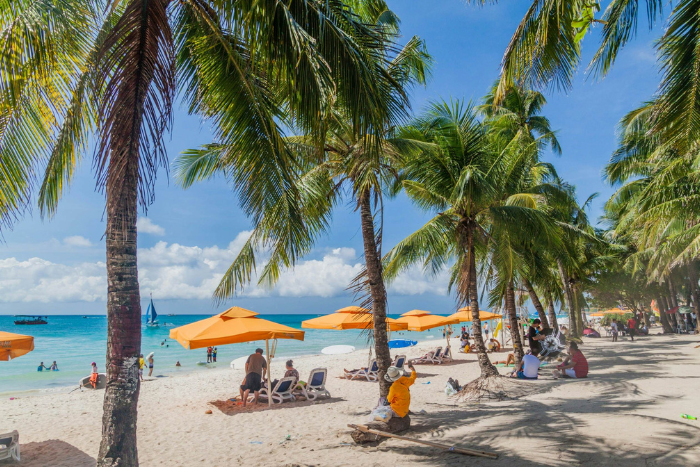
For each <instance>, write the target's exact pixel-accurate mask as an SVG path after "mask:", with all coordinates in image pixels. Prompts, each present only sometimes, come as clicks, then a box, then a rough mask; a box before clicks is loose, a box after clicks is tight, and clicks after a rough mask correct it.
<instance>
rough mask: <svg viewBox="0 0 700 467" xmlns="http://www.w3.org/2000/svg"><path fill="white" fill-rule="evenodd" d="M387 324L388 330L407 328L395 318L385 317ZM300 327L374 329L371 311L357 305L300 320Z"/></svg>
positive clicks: (340, 329) (403, 329)
mask: <svg viewBox="0 0 700 467" xmlns="http://www.w3.org/2000/svg"><path fill="white" fill-rule="evenodd" d="M386 323H387V326H388V327H389V330H390V331H405V330H406V329H407V328H408V325H407V324H406V323H400V322H398V321H397V320H395V319H391V318H387V319H386ZM301 327H302V328H305V329H336V330H339V331H342V330H345V329H374V320H373V319H372V312H371V311H370V310H368V309H367V308H362V307H359V306H346V307H345V308H341V309H340V310H336V312H335V313H331V314H328V315H324V316H319V317H318V318H312V319H307V320H306V321H302V322H301Z"/></svg>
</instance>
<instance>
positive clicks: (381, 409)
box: [368, 405, 394, 423]
mask: <svg viewBox="0 0 700 467" xmlns="http://www.w3.org/2000/svg"><path fill="white" fill-rule="evenodd" d="M392 415H394V411H393V410H391V407H390V406H388V405H380V406H377V407H375V408H374V410H372V413H371V414H369V420H368V421H370V422H384V423H388V422H389V420H391V416H392Z"/></svg>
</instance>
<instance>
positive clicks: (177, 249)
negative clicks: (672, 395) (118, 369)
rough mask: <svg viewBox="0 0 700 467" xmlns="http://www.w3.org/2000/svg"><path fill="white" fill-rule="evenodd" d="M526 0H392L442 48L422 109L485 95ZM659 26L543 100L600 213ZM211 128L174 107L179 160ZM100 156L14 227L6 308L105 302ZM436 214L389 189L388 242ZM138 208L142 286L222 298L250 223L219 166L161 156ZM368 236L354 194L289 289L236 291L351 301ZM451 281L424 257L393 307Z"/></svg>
mask: <svg viewBox="0 0 700 467" xmlns="http://www.w3.org/2000/svg"><path fill="white" fill-rule="evenodd" d="M528 3H529V2H525V1H521V2H502V3H500V4H498V5H495V6H487V7H482V8H478V7H472V6H467V5H466V4H465V2H464V1H463V0H441V1H439V2H428V1H418V0H393V1H392V0H389V4H390V6H391V7H392V8H393V9H394V10H395V11H396V13H397V14H398V15H399V17H400V18H401V20H402V32H403V34H404V36H405V37H410V36H412V35H418V36H420V37H422V38H423V39H424V40H425V41H426V42H427V45H428V49H429V51H430V53H431V54H432V55H433V57H434V59H435V66H434V69H433V78H432V80H431V81H430V83H429V85H428V86H427V88H425V89H423V88H421V89H416V90H415V92H414V95H413V98H412V102H413V110H414V112H416V113H418V112H420V110H421V109H422V108H424V107H425V106H426V104H427V103H428V102H429V101H430V100H434V99H438V98H446V99H449V98H456V99H462V98H464V99H473V100H479V99H480V98H481V96H483V95H484V94H485V93H486V92H487V90H488V89H489V87H490V86H491V84H492V83H493V82H494V80H495V79H496V77H497V75H498V70H499V63H500V60H501V56H502V54H503V50H504V49H505V47H506V45H507V43H508V40H509V39H510V36H511V34H512V32H513V30H514V29H515V27H516V25H517V23H518V22H519V20H520V19H521V18H522V15H523V13H524V11H525V9H526V8H527V5H528ZM660 31H661V28H660V27H658V26H657V28H656V29H655V31H654V33H653V34H652V33H649V32H648V31H647V28H646V23H645V20H641V21H640V27H639V36H638V37H637V39H636V40H634V41H633V42H632V43H631V44H629V45H628V46H627V47H626V48H625V49H624V50H623V52H622V54H621V57H620V59H619V61H618V62H617V63H616V65H615V66H614V68H613V70H612V72H611V73H610V75H609V76H608V77H606V78H605V79H604V80H602V81H600V80H594V79H586V77H585V75H584V73H583V69H585V66H584V67H582V68H581V71H580V72H579V74H578V75H577V78H576V81H575V86H574V89H573V90H571V91H570V92H569V93H568V94H567V93H557V92H554V93H548V94H547V98H548V102H549V104H548V105H547V106H546V107H545V109H544V113H545V114H546V115H547V116H548V117H549V119H550V121H551V123H552V126H553V128H555V129H557V130H558V138H559V141H560V143H561V145H562V148H563V156H562V157H558V158H551V161H552V162H553V163H554V164H555V166H556V167H557V169H558V171H559V173H560V175H561V176H562V177H563V178H564V179H566V180H567V181H569V182H570V183H572V184H574V185H576V187H577V190H578V194H579V197H580V198H581V199H585V198H586V197H587V196H588V195H590V194H591V193H593V192H599V193H600V197H599V198H598V200H596V202H594V204H593V206H592V209H591V218H592V219H596V218H597V217H598V216H599V215H600V214H601V206H602V204H603V202H604V200H605V199H607V197H608V196H609V195H610V194H611V193H612V188H610V187H608V186H606V185H605V184H604V183H603V182H602V178H601V169H602V167H603V165H604V164H605V163H606V162H607V160H608V158H609V156H610V154H611V152H612V150H613V149H614V147H615V141H616V137H615V126H616V123H617V122H618V121H619V119H620V118H621V117H622V116H623V115H624V114H625V113H626V112H627V111H629V110H631V109H632V108H634V107H635V106H637V105H638V104H640V103H641V102H642V101H644V100H645V99H648V98H649V97H650V96H652V94H653V93H654V91H655V90H656V87H657V85H658V81H659V75H658V70H657V66H656V64H655V54H654V50H653V39H654V37H656V36H655V35H658V34H659V33H660ZM598 33H599V29H598V30H597V31H594V33H593V34H589V35H588V36H587V37H586V38H585V39H584V50H585V54H584V60H583V64H584V65H585V64H587V63H588V60H590V57H591V55H592V54H593V52H594V49H595V47H596V46H597V38H598ZM210 141H211V135H210V132H209V126H208V123H207V122H202V121H200V120H199V119H198V118H197V117H190V116H188V115H187V114H186V112H185V111H184V110H183V109H178V110H177V111H176V114H175V124H174V129H173V132H172V135H171V137H170V139H169V141H168V144H167V147H168V151H169V156H170V159H171V161H172V160H174V159H175V157H176V156H177V155H178V154H179V153H180V152H181V151H182V150H184V149H187V148H191V147H195V146H198V145H200V144H203V143H208V142H210ZM90 162H91V161H90V160H85V161H84V162H83V164H82V167H81V169H80V171H79V173H78V175H77V177H76V179H75V183H74V184H73V186H72V187H71V189H70V191H69V192H68V193H67V194H66V195H65V196H64V199H63V200H62V203H61V205H60V207H59V210H58V214H57V215H56V216H55V218H54V219H52V220H50V221H49V220H42V219H40V217H39V213H38V210H37V209H36V208H35V209H33V212H32V213H30V214H29V215H27V216H26V217H25V218H24V219H22V220H21V221H20V222H18V223H17V224H16V225H15V227H14V229H13V230H11V231H5V232H4V240H5V242H4V244H2V245H0V313H30V312H36V313H57V314H65V313H77V314H99V313H104V310H105V297H106V279H105V278H104V276H105V275H104V265H103V262H104V258H105V252H104V240H103V239H102V233H103V232H104V228H105V224H104V219H103V209H104V197H103V196H102V195H101V194H100V193H97V192H95V190H94V188H95V182H94V176H93V172H92V167H91V163H90ZM427 218H428V216H427V215H426V214H425V213H422V212H420V211H418V210H417V209H415V208H414V207H413V206H412V205H411V203H410V202H409V201H408V200H407V199H406V198H405V197H403V196H399V197H398V198H397V199H396V200H393V201H391V202H389V203H388V204H387V206H386V212H385V237H384V242H385V248H386V249H388V248H390V247H391V246H393V245H394V244H395V243H396V242H398V241H399V240H401V239H402V238H404V237H405V236H406V235H407V234H409V233H411V232H412V231H414V230H415V229H416V228H418V227H419V226H420V225H422V223H423V222H424V221H425V220H427ZM140 222H141V224H140V232H139V233H140V235H139V265H140V268H141V272H140V277H141V279H142V280H141V292H142V297H143V298H144V299H145V298H146V297H147V296H148V294H149V293H150V292H153V294H154V299H156V300H158V302H159V303H160V307H159V311H161V312H164V313H168V312H173V313H188V312H189V313H212V312H214V311H215V308H214V307H213V305H212V303H211V300H209V299H208V297H209V296H210V294H211V291H212V290H213V287H214V286H215V284H216V282H217V281H218V279H219V277H220V271H221V270H222V268H225V267H227V266H228V264H229V263H230V260H231V258H233V256H234V255H235V253H236V251H237V250H236V248H238V247H239V245H240V243H241V242H242V241H243V240H244V239H245V231H247V230H249V229H250V227H251V226H250V223H249V221H248V219H246V217H245V216H244V215H243V214H242V213H241V211H240V210H239V209H238V207H237V202H236V199H235V197H234V196H233V194H232V191H231V189H230V187H227V186H226V184H225V183H224V182H223V180H214V181H210V182H207V183H204V184H200V185H198V186H195V187H194V188H191V189H189V190H187V191H184V190H182V189H181V188H179V187H178V186H176V185H175V184H174V182H173V181H172V180H169V179H168V174H167V172H166V171H165V170H161V171H160V172H159V175H158V182H157V188H156V200H155V203H154V204H153V205H152V206H151V207H150V209H149V211H148V215H147V219H145V220H144V219H142V220H141V221H140ZM144 222H146V224H144ZM361 250H362V244H361V235H360V232H359V216H358V214H357V213H356V212H354V209H353V206H352V205H348V204H345V205H343V206H341V207H340V208H339V209H338V210H337V211H336V213H335V215H334V221H333V227H332V231H331V233H330V235H328V236H327V237H324V238H322V239H321V240H320V241H319V243H318V245H317V247H316V249H315V250H314V252H313V253H312V254H311V255H310V256H309V257H308V258H306V260H305V261H304V262H303V263H302V264H300V267H299V268H297V270H296V271H292V272H289V273H287V274H285V276H284V277H283V280H282V281H281V284H280V287H279V288H278V289H276V290H273V291H269V290H262V289H257V288H253V289H251V290H249V291H248V292H247V293H245V294H244V296H242V297H240V298H239V299H236V300H235V303H236V304H238V305H241V306H245V307H248V308H251V309H253V310H256V311H260V312H265V313H281V312H295V313H324V312H329V311H333V310H335V309H337V308H340V307H341V306H345V305H348V304H350V302H351V299H352V297H351V296H350V295H349V294H348V293H347V292H346V291H345V290H344V288H345V286H344V285H343V284H345V283H347V278H348V277H352V275H354V271H356V270H357V268H358V267H359V263H360V262H361V261H362V258H361V256H360V254H361ZM445 288H446V282H445V280H444V277H438V278H425V277H423V276H422V274H421V273H420V271H418V270H416V271H412V272H411V273H410V274H409V275H408V276H407V277H405V278H404V279H402V280H401V281H399V282H398V283H397V284H396V286H394V287H393V288H392V289H390V295H389V311H390V313H403V312H405V311H408V310H409V309H412V308H423V309H428V310H431V311H433V312H436V313H448V312H452V311H454V308H455V304H454V297H451V296H449V295H447V294H446V292H445ZM232 303H233V302H232ZM144 312H145V309H144Z"/></svg>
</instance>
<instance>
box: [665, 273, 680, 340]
mask: <svg viewBox="0 0 700 467" xmlns="http://www.w3.org/2000/svg"><path fill="white" fill-rule="evenodd" d="M666 282H667V283H668V293H669V295H668V298H669V300H668V301H669V304H668V306H669V307H670V308H677V307H678V296H677V295H676V288H675V287H674V285H673V279H671V276H669V277H668V280H667V281H666ZM669 316H670V317H671V320H673V323H674V325H675V326H676V328H677V327H678V325H679V324H680V323H679V319H678V310H676V312H675V313H670V314H669Z"/></svg>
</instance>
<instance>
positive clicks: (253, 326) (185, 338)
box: [170, 306, 304, 350]
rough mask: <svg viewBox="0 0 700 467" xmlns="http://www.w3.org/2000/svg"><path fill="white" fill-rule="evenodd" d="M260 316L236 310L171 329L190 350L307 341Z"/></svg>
mask: <svg viewBox="0 0 700 467" xmlns="http://www.w3.org/2000/svg"><path fill="white" fill-rule="evenodd" d="M257 315H258V314H257V313H255V312H253V311H250V310H246V309H245V308H240V307H237V306H235V307H232V308H229V309H228V310H226V311H224V312H222V313H219V314H218V315H215V316H212V317H211V318H205V319H203V320H200V321H195V322H194V323H190V324H186V325H184V326H180V327H177V328H174V329H171V330H170V338H171V339H175V340H176V341H178V342H179V343H180V344H182V346H183V347H185V348H186V349H190V350H192V349H201V348H203V347H209V346H216V345H226V344H240V343H243V342H251V341H260V340H270V339H296V340H300V341H303V340H304V331H300V330H298V329H294V328H290V327H289V326H285V325H283V324H279V323H275V322H272V321H268V320H266V319H262V318H258V317H257Z"/></svg>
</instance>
